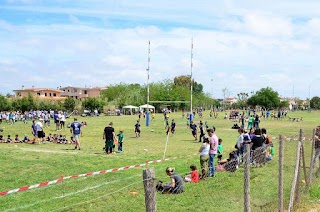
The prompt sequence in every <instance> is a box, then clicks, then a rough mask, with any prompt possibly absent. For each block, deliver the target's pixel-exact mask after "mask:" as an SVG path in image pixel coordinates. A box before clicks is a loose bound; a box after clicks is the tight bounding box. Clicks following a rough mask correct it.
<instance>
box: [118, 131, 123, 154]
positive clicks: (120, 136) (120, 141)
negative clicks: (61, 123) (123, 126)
mask: <svg viewBox="0 0 320 212" xmlns="http://www.w3.org/2000/svg"><path fill="white" fill-rule="evenodd" d="M117 136H118V152H119V153H120V152H123V149H122V143H123V141H124V134H123V130H120V131H119V134H118V135H117Z"/></svg>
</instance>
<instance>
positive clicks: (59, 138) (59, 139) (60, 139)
mask: <svg viewBox="0 0 320 212" xmlns="http://www.w3.org/2000/svg"><path fill="white" fill-rule="evenodd" d="M58 144H63V137H62V135H61V134H60V135H59V137H58Z"/></svg>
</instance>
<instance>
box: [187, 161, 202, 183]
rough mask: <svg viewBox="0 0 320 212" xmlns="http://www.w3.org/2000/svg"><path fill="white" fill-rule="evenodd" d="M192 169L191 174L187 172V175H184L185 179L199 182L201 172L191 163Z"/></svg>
mask: <svg viewBox="0 0 320 212" xmlns="http://www.w3.org/2000/svg"><path fill="white" fill-rule="evenodd" d="M190 169H191V173H190V174H187V175H186V176H185V177H184V180H185V181H186V182H193V183H197V182H198V181H199V178H200V176H199V172H198V170H197V167H196V166H195V165H191V166H190Z"/></svg>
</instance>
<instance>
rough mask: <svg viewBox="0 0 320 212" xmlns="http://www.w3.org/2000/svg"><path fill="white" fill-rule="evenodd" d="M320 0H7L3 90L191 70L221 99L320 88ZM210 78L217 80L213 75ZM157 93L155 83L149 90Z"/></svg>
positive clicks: (300, 93) (0, 70)
mask: <svg viewBox="0 0 320 212" xmlns="http://www.w3.org/2000/svg"><path fill="white" fill-rule="evenodd" d="M318 8H320V1H311V0H309V1H297V0H282V1H280V2H279V1H274V0H269V1H257V0H252V1H235V0H225V1H214V0H199V1H186V0H175V1H168V0H162V1H155V0H139V1H130V0H117V1H116V0H113V1H112V0H108V1H103V0H82V1H71V0H2V1H0V74H1V79H2V83H1V86H0V88H1V90H0V93H2V94H6V93H8V92H10V93H12V90H14V89H18V88H21V86H22V85H24V86H25V87H31V86H36V87H51V88H56V87H58V86H66V85H74V86H105V85H110V84H117V83H120V82H125V83H140V84H145V83H146V79H147V73H146V68H147V52H148V49H147V48H148V42H149V40H150V41H151V64H150V80H151V81H161V80H163V79H167V78H170V79H172V78H173V77H175V76H178V75H182V74H184V75H186V74H190V46H191V44H190V43H191V38H193V41H194V68H193V76H194V78H195V80H196V81H198V82H200V83H202V84H203V86H204V90H205V91H206V92H208V93H210V94H212V96H214V97H218V98H221V97H222V96H223V93H222V89H223V88H227V89H228V91H229V94H230V96H236V95H237V93H240V92H248V93H250V92H251V91H257V90H259V89H261V88H262V87H266V86H270V87H272V88H273V89H274V90H276V91H278V92H279V94H280V95H281V96H287V97H292V96H295V97H300V98H307V97H309V88H310V95H311V97H312V96H315V95H320V86H317V84H318V82H319V80H320V72H319V69H320V60H319V57H318V55H319V53H320V10H319V9H318ZM211 79H213V80H212V81H211ZM151 92H152V91H151Z"/></svg>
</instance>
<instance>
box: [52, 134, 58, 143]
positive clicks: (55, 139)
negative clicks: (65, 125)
mask: <svg viewBox="0 0 320 212" xmlns="http://www.w3.org/2000/svg"><path fill="white" fill-rule="evenodd" d="M58 138H59V136H58V134H53V142H54V143H58Z"/></svg>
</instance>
